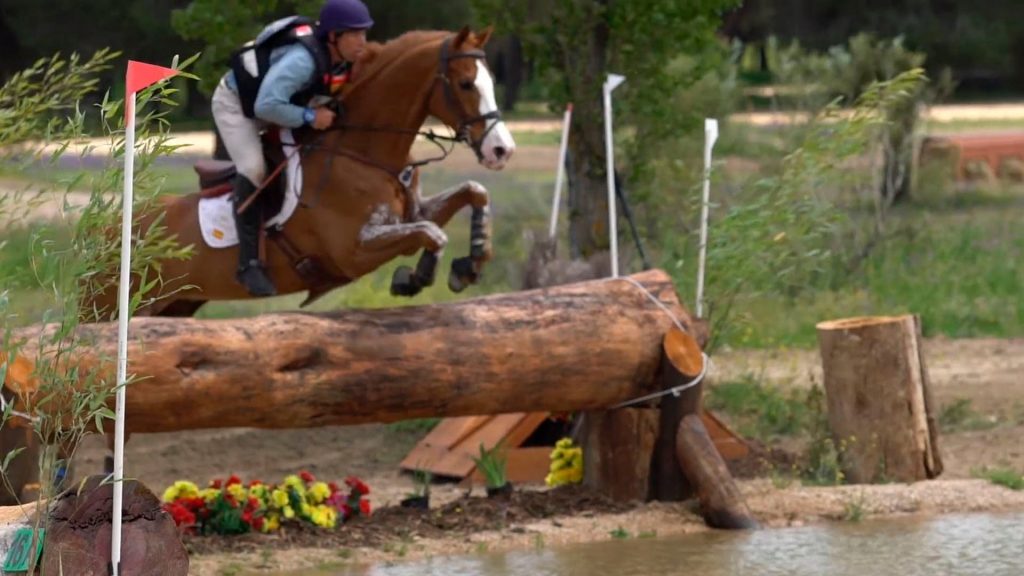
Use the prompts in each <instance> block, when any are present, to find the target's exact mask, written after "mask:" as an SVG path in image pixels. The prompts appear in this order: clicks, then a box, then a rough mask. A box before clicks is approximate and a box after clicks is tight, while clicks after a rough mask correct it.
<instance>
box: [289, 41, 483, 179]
mask: <svg viewBox="0 0 1024 576" xmlns="http://www.w3.org/2000/svg"><path fill="white" fill-rule="evenodd" d="M452 40H453V37H450V38H447V39H446V40H445V41H444V42H442V43H441V55H440V58H439V60H438V67H437V75H436V77H435V78H436V81H435V86H436V83H437V81H440V83H441V86H442V89H443V91H444V100H445V104H446V105H447V106H448V109H449V110H451V111H452V112H453V113H454V114H455V117H456V118H458V121H459V123H458V125H457V126H456V127H455V136H454V137H451V136H445V135H443V134H436V133H434V131H433V130H428V131H423V130H417V129H404V128H393V127H388V126H360V125H355V124H348V123H346V122H336V123H335V124H334V125H333V126H331V128H330V129H331V130H360V131H364V132H389V133H394V134H412V135H416V136H422V137H423V138H426V139H427V141H429V142H431V143H433V144H435V145H436V146H438V147H439V148H440V149H441V155H440V156H436V157H430V158H424V159H422V160H417V161H415V162H411V163H409V164H408V165H406V166H405V167H404V169H408V168H419V167H421V166H426V165H427V164H432V163H434V162H439V161H442V160H444V159H445V158H447V157H448V155H449V154H451V152H452V150H453V149H454V145H455V143H457V142H464V143H465V144H466V145H468V146H469V147H470V148H472V149H473V152H474V153H475V154H476V157H477V160H483V157H484V154H483V150H482V147H483V142H484V140H485V139H486V138H487V135H488V134H490V132H491V130H494V128H495V126H497V125H498V122H500V121H501V112H500V111H498V110H494V111H492V112H488V113H486V114H480V115H478V116H467V115H466V114H465V113H463V110H462V107H461V106H459V102H458V99H457V98H456V97H455V88H454V87H453V86H452V80H451V78H449V77H448V66H449V65H450V64H451V61H452V60H458V59H460V58H473V59H475V60H484V59H485V58H486V57H487V55H486V54H485V53H484V51H483V50H480V49H479V48H474V49H471V50H466V51H464V52H456V53H454V54H453V53H452V51H451V44H452ZM430 97H433V92H431V96H430ZM339 117H340V116H339ZM489 120H493V121H494V122H491V123H490V125H489V126H488V125H485V128H484V132H483V134H482V135H481V136H480V139H479V140H477V141H474V140H473V138H472V137H471V136H470V134H469V128H470V127H471V126H472V125H473V124H476V123H477V122H485V123H486V122H488V121H489ZM322 137H323V136H322V135H320V136H319V137H318V138H317V140H318V141H319V140H320V138H322ZM442 142H450V143H451V144H452V145H451V146H450V147H446V146H445V145H444V144H442ZM303 147H304V148H307V149H308V148H321V146H320V145H319V143H313V144H306V145H304V146H303ZM327 151H328V152H330V153H331V155H332V156H348V157H350V158H352V159H354V160H357V161H359V162H362V163H363V164H366V165H368V166H372V167H375V168H379V169H381V170H383V171H384V172H387V173H388V174H390V175H391V176H392V177H394V178H396V179H398V180H399V181H402V176H401V174H402V173H403V172H404V169H403V168H399V169H397V170H395V169H392V168H390V167H388V166H384V165H383V164H380V163H379V162H376V161H374V160H373V159H371V158H366V157H364V156H362V155H359V154H355V153H352V152H347V151H344V150H340V149H336V148H335V149H328V150H327Z"/></svg>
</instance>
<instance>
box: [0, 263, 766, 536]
mask: <svg viewBox="0 0 1024 576" xmlns="http://www.w3.org/2000/svg"><path fill="white" fill-rule="evenodd" d="M48 329H49V328H48ZM38 331H39V328H36V329H35V333H33V334H29V333H19V335H21V336H25V337H26V338H27V339H28V340H35V339H36V338H37V335H38ZM670 333H672V334H673V336H671V337H667V335H668V334H670ZM116 334H117V326H116V325H115V324H113V323H111V324H90V325H83V326H80V327H79V329H78V332H77V333H76V338H77V339H78V341H79V343H80V348H78V349H77V351H76V360H75V362H76V363H77V364H76V366H77V367H78V368H79V369H82V368H88V369H91V370H93V371H95V373H96V374H98V375H99V377H101V378H106V379H107V381H109V382H113V381H114V374H115V359H116V342H117V338H116ZM29 336H32V337H29ZM130 337H131V341H130V345H129V367H128V372H129V374H130V375H133V376H134V380H133V381H132V382H131V383H130V384H129V387H128V394H127V405H126V430H127V431H128V432H135V433H150V432H170V431H181V430H193V429H203V428H222V427H250V428H269V429H281V428H305V427H319V426H327V425H344V424H362V423H370V422H392V421H397V420H406V419H413V418H421V417H451V416H470V415H485V414H501V413H509V412H536V411H548V412H585V413H586V414H588V415H591V414H595V413H600V412H601V411H605V412H606V413H608V414H614V413H616V410H610V409H611V408H612V407H615V406H618V405H620V404H623V403H626V402H628V401H631V400H634V399H637V398H641V397H644V396H648V395H652V394H655V393H657V392H659V391H662V390H664V389H666V388H670V387H673V386H676V385H678V384H679V382H681V381H685V380H686V378H687V377H688V376H689V377H692V376H693V375H694V374H687V373H689V372H694V371H695V370H696V371H698V372H699V370H700V368H701V366H702V365H703V359H702V357H701V353H700V349H701V347H702V345H703V344H704V342H705V341H706V330H705V328H704V325H703V323H702V322H701V321H699V320H696V319H694V318H692V317H691V316H690V315H689V313H688V312H687V311H686V310H685V309H684V307H683V306H682V305H681V304H680V302H679V298H678V296H677V294H676V292H675V288H674V286H673V284H672V281H671V278H670V277H669V276H668V275H667V274H666V273H664V272H662V271H658V270H654V271H648V272H644V273H641V274H636V275H633V276H630V277H626V278H620V279H605V280H597V281H590V282H583V283H577V284H568V285H560V286H555V287H550V288H544V289H539V290H532V291H524V292H516V293H510V294H499V295H494V296H487V297H482V298H475V299H470V300H465V301H461V302H456V303H451V304H437V305H428V306H414V307H405V308H391V309H380V310H343V311H338V312H331V313H298V312H297V313H282V314H268V315H264V316H259V317H255V318H244V319H227V320H194V319H165V318H136V319H133V320H132V322H131V327H130ZM20 354H21V355H22V358H23V359H24V358H27V359H29V360H31V359H33V350H32V349H30V348H23V349H22V350H21V352H20ZM694 356H696V358H694ZM14 363H15V362H12V364H14ZM22 368H24V362H22ZM25 372H26V370H25V369H22V370H15V371H10V372H9V373H8V377H7V381H6V382H5V384H6V385H7V387H8V388H9V389H11V390H13V391H15V392H19V393H22V394H24V393H26V392H28V391H30V390H31V388H32V379H31V378H30V377H26V376H25ZM19 374H20V376H18V375H19ZM666 398H669V399H671V402H672V403H673V405H674V406H675V408H674V416H673V417H672V418H670V419H667V420H666V419H664V418H659V416H658V411H657V410H656V409H657V408H658V407H659V405H662V406H664V405H665V404H664V403H663V402H669V400H663V399H662V398H656V399H653V400H651V401H648V402H646V403H645V404H644V405H643V407H642V408H623V409H620V410H634V409H645V410H646V411H647V412H650V413H653V417H650V416H645V418H648V420H649V421H650V422H651V424H650V426H647V425H646V424H645V425H643V426H640V425H639V424H636V423H635V422H634V428H633V429H641V428H642V429H645V430H653V433H651V434H646V435H647V436H650V438H651V440H650V441H645V442H644V446H643V447H639V448H635V449H625V450H624V449H621V448H622V446H619V447H618V448H617V449H614V450H612V449H610V447H609V443H611V442H615V443H618V444H620V445H627V444H629V443H630V442H635V439H634V438H629V437H627V438H619V437H618V436H621V435H617V434H614V427H609V425H608V424H605V425H604V430H603V431H601V433H591V434H589V436H588V438H593V439H595V440H594V441H593V442H589V443H588V444H591V446H588V448H587V451H588V452H587V455H586V456H585V457H584V460H585V461H587V460H588V459H589V458H591V456H593V457H594V459H595V461H597V460H599V461H600V463H601V467H602V469H603V470H605V471H606V473H605V474H604V475H605V476H609V477H611V476H615V473H614V472H615V471H619V474H623V473H625V474H634V470H635V471H636V474H639V475H645V474H646V475H650V473H651V468H652V467H651V464H650V463H651V461H652V460H658V463H657V464H655V465H654V468H655V470H656V472H657V477H659V478H674V479H675V480H674V481H681V480H680V479H679V472H682V474H683V475H685V480H688V481H689V484H690V486H693V487H694V488H697V489H696V490H695V492H696V494H697V495H698V496H700V497H701V498H702V501H703V499H704V498H705V495H706V494H711V495H715V494H719V492H720V491H722V490H723V486H703V485H702V484H706V483H708V481H709V480H708V479H714V482H715V483H723V484H725V485H726V486H724V491H725V493H726V494H728V495H729V496H730V497H728V498H726V497H718V498H715V499H714V503H712V504H708V505H709V506H720V503H722V502H727V503H735V502H737V501H738V502H739V503H740V504H742V500H738V499H737V497H736V496H735V495H736V494H738V492H737V491H736V489H735V486H733V484H732V479H731V477H729V476H728V474H727V473H726V474H724V475H723V474H722V473H721V470H723V469H724V463H723V462H722V461H721V458H720V456H718V454H717V453H716V452H715V451H714V450H712V451H710V452H707V451H703V450H700V451H696V452H692V453H691V452H689V451H686V450H680V451H677V450H676V444H677V436H679V430H681V426H682V425H683V424H682V420H683V417H684V416H686V415H687V414H698V413H699V410H700V387H699V386H697V387H694V388H690V389H688V390H686V392H684V394H683V395H682V397H680V398H672V397H671V396H668V397H666ZM589 420H592V421H594V422H600V421H602V419H601V418H598V417H594V418H589ZM612 420H623V419H622V418H613V419H612ZM626 420H629V419H628V418H627V419H626ZM634 420H635V419H634ZM693 420H696V422H695V423H694V422H693ZM664 422H669V423H670V424H669V425H667V426H666V425H664V424H663V423H664ZM686 426H687V429H688V430H692V429H693V428H694V427H701V429H702V425H701V424H700V419H699V418H696V419H691V420H688V421H687V423H686ZM652 427H653V428H652ZM605 432H607V433H605ZM690 434H692V432H690ZM655 438H658V439H659V441H658V442H655V441H653V439H655ZM655 444H657V445H659V446H661V447H662V448H661V449H659V450H658V454H657V455H655V454H654V452H655ZM637 449H642V450H645V451H646V454H645V455H643V456H641V457H640V458H639V459H638V458H637V454H636V450H637ZM677 452H678V454H679V457H681V458H685V459H686V460H685V462H684V464H685V465H681V464H680V463H679V461H678V460H677V456H676V455H677ZM615 454H622V455H623V457H628V458H629V459H630V462H631V463H630V464H628V465H624V467H625V468H629V471H628V472H624V467H620V466H619V465H618V464H617V462H616V460H615V456H614V455H615ZM694 454H695V455H694ZM637 461H640V462H641V464H642V465H639V466H638V465H636V462H637ZM673 462H674V463H675V464H674V466H672V465H669V466H666V463H673ZM666 468H674V470H675V471H677V472H676V473H675V474H674V475H673V474H670V473H667V472H669V471H668V470H666ZM704 469H709V470H713V472H708V473H699V472H695V471H698V470H704ZM646 477H647V476H644V478H646ZM620 481H621V479H620ZM666 481H667V480H666ZM663 482H665V481H663ZM626 484H628V485H632V486H637V487H639V488H636V489H634V490H633V492H632V493H631V494H630V496H632V497H633V498H636V499H641V500H646V499H648V498H649V497H650V496H656V495H658V494H665V493H674V494H679V492H680V491H679V490H667V489H666V487H664V486H662V487H658V486H657V484H658V483H657V481H652V482H650V483H649V482H647V481H646V479H644V480H643V481H637V479H636V478H633V481H632V482H626ZM648 484H650V488H648ZM592 485H594V484H593V483H592ZM596 486H597V487H598V488H604V487H606V485H605V482H604V481H601V480H598V481H597V483H596ZM641 488H642V489H641ZM693 492H694V491H692V490H691V491H690V494H692V493H693ZM739 508H741V509H738V510H733V509H730V510H729V511H721V510H716V511H714V516H713V517H714V518H715V519H716V520H715V525H716V526H719V527H749V526H750V525H752V524H753V520H751V519H750V518H749V513H747V512H746V510H745V509H743V507H742V506H739ZM706 517H711V516H708V515H707V514H706ZM721 518H739V519H740V520H739V521H736V522H735V523H734V525H732V526H729V525H728V524H729V522H724V523H723V522H721V520H720V519H721ZM722 524H726V526H722Z"/></svg>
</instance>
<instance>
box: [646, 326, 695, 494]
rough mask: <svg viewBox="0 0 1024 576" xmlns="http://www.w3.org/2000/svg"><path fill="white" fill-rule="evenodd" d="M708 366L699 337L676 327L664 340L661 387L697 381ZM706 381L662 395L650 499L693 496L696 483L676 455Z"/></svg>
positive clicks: (659, 383) (660, 372)
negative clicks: (678, 434) (682, 428)
mask: <svg viewBox="0 0 1024 576" xmlns="http://www.w3.org/2000/svg"><path fill="white" fill-rule="evenodd" d="M703 369H704V356H703V354H702V352H701V349H700V345H699V344H698V343H697V341H696V340H695V339H694V338H693V337H691V336H690V335H689V334H687V333H686V332H683V331H682V330H680V329H679V328H676V327H673V328H672V329H670V330H669V331H668V332H667V333H665V338H664V339H663V341H662V352H661V365H660V367H659V369H658V376H657V379H658V388H660V389H662V390H668V389H671V388H675V387H677V386H681V385H684V384H686V383H688V382H693V381H694V379H696V378H697V377H698V376H700V373H701V372H702V371H703ZM703 388H704V387H703V383H701V384H697V385H696V386H693V387H691V388H688V389H686V390H684V391H683V392H682V393H681V394H680V395H679V396H673V395H668V396H664V397H662V399H661V403H660V405H661V422H660V426H659V433H658V441H657V444H656V445H655V448H654V457H653V459H652V462H651V491H650V499H652V500H658V501H661V502H679V501H682V500H685V499H687V498H689V497H691V496H692V495H693V493H694V490H693V486H692V485H690V483H689V482H688V481H687V479H686V476H685V475H683V471H682V468H681V467H680V466H679V459H678V458H677V457H676V431H677V430H679V423H680V422H682V420H683V416H685V415H687V414H700V411H701V405H702V401H701V396H702V391H703Z"/></svg>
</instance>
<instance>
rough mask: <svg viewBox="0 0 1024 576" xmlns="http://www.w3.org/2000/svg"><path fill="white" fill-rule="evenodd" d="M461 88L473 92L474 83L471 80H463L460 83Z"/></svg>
mask: <svg viewBox="0 0 1024 576" xmlns="http://www.w3.org/2000/svg"><path fill="white" fill-rule="evenodd" d="M459 88H462V89H463V90H472V89H473V82H471V81H469V80H462V81H461V82H459Z"/></svg>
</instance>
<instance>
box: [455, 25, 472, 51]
mask: <svg viewBox="0 0 1024 576" xmlns="http://www.w3.org/2000/svg"><path fill="white" fill-rule="evenodd" d="M468 38H469V26H463V27H462V30H459V33H458V34H456V35H455V40H452V49H454V50H458V49H460V48H462V45H463V44H465V43H466V40H467V39H468Z"/></svg>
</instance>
